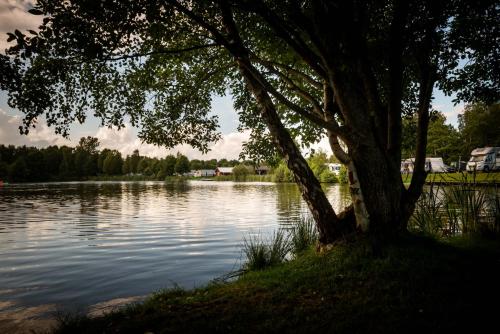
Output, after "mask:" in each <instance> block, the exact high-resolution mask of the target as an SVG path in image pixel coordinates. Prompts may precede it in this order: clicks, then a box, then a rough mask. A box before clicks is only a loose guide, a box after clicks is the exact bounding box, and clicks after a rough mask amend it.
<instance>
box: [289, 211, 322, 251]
mask: <svg viewBox="0 0 500 334" xmlns="http://www.w3.org/2000/svg"><path fill="white" fill-rule="evenodd" d="M290 239H291V249H292V253H293V254H295V255H298V254H300V253H302V252H303V251H305V250H306V249H308V248H309V247H311V246H312V245H314V244H316V242H317V240H318V232H317V230H316V224H315V223H314V220H313V219H312V218H311V217H301V218H300V219H299V220H298V221H297V223H296V224H295V225H294V226H293V227H292V229H291V230H290Z"/></svg>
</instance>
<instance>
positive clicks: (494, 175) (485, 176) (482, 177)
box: [401, 172, 500, 184]
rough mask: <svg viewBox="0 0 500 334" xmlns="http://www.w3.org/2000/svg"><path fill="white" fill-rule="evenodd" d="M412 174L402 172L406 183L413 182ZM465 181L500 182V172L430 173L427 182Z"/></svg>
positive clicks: (451, 182)
mask: <svg viewBox="0 0 500 334" xmlns="http://www.w3.org/2000/svg"><path fill="white" fill-rule="evenodd" d="M411 176H412V174H401V177H402V179H403V182H404V183H410V182H411ZM463 181H467V182H476V183H496V184H500V172H490V173H482V172H477V173H475V174H472V173H430V174H428V175H427V179H426V182H427V183H430V182H434V183H444V184H448V183H449V184H457V183H462V182H463Z"/></svg>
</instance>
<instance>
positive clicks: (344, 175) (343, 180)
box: [338, 165, 349, 184]
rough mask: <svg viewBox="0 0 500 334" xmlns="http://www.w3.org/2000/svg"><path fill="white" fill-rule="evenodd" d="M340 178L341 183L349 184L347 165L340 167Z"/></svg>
mask: <svg viewBox="0 0 500 334" xmlns="http://www.w3.org/2000/svg"><path fill="white" fill-rule="evenodd" d="M338 180H339V182H340V183H341V184H347V183H348V181H349V180H348V176H347V167H346V166H344V165H342V166H341V167H340V172H339V176H338Z"/></svg>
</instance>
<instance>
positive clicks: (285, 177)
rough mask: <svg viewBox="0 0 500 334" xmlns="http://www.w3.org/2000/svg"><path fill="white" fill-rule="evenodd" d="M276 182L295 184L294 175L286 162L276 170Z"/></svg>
mask: <svg viewBox="0 0 500 334" xmlns="http://www.w3.org/2000/svg"><path fill="white" fill-rule="evenodd" d="M274 182H293V174H292V172H291V171H290V170H289V169H288V167H287V166H286V165H285V163H284V162H282V163H280V164H279V166H278V167H277V168H276V169H275V171H274Z"/></svg>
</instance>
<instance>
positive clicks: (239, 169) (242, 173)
mask: <svg viewBox="0 0 500 334" xmlns="http://www.w3.org/2000/svg"><path fill="white" fill-rule="evenodd" d="M249 174H250V170H249V169H248V167H247V166H245V165H237V166H235V167H233V179H234V180H235V181H245V180H246V178H247V176H248V175H249Z"/></svg>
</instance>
